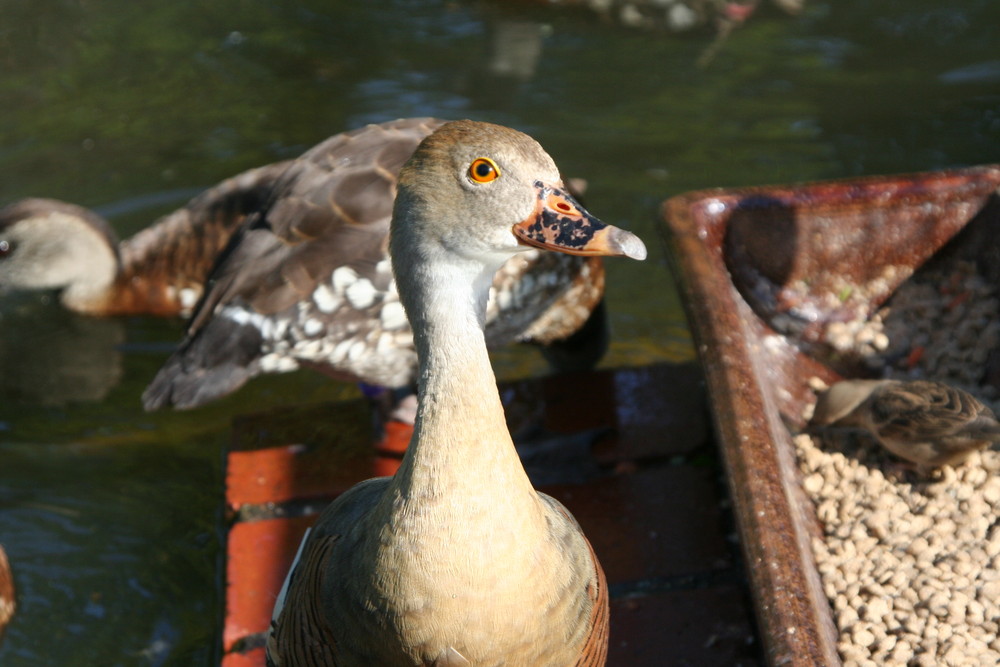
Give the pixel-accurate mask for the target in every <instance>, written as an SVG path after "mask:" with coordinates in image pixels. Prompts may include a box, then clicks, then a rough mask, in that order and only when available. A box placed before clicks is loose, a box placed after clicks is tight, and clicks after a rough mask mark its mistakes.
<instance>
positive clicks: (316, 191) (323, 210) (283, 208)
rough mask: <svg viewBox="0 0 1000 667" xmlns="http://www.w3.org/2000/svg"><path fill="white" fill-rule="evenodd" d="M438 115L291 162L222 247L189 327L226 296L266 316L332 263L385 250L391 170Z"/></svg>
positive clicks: (355, 135) (365, 133)
mask: <svg viewBox="0 0 1000 667" xmlns="http://www.w3.org/2000/svg"><path fill="white" fill-rule="evenodd" d="M441 123H443V121H436V120H433V119H419V118H417V119H404V120H400V121H396V122H394V123H386V124H383V125H380V126H368V127H365V128H360V129H358V130H354V131H352V132H347V133H344V134H341V135H337V136H336V137H333V138H331V139H329V140H327V141H325V142H323V143H321V144H319V145H318V146H316V147H315V148H313V149H312V150H310V151H309V152H307V153H306V154H304V155H303V156H302V157H301V158H299V159H297V160H295V161H294V162H292V163H291V164H290V165H289V166H288V167H287V168H286V171H285V173H284V174H283V175H282V177H281V179H280V180H279V182H278V183H276V184H275V186H274V191H273V192H272V195H271V199H270V201H269V203H268V204H267V205H266V206H264V207H263V209H262V210H261V211H260V212H259V213H258V214H256V215H254V216H252V217H251V218H250V219H249V220H248V221H247V223H246V225H245V226H244V227H243V228H242V229H241V230H240V231H239V232H238V233H237V234H236V235H234V236H233V238H232V240H231V241H230V243H229V246H228V247H227V248H226V250H225V251H224V252H223V254H222V255H221V256H220V258H219V261H218V263H217V264H216V266H215V268H214V269H213V271H212V274H211V276H210V278H209V281H210V286H209V288H208V291H207V292H206V294H205V296H204V298H203V301H202V303H200V304H199V305H198V307H197V309H196V312H195V315H194V317H193V318H192V321H191V326H190V328H189V330H188V333H189V334H193V333H195V332H197V331H198V330H199V329H200V328H201V327H202V326H203V325H204V324H205V322H206V321H207V320H208V319H209V318H210V317H211V316H212V315H213V314H214V312H215V311H216V309H217V308H218V307H219V306H220V305H222V304H225V303H227V302H230V301H234V300H237V299H239V300H242V301H244V302H246V303H247V304H249V305H250V306H251V307H252V308H253V309H254V310H255V311H256V312H258V313H261V314H264V315H269V314H273V313H277V312H280V311H282V310H284V309H286V308H291V307H292V306H294V305H295V304H296V303H297V302H298V301H300V300H301V299H303V298H305V297H306V296H308V295H309V294H310V293H311V292H312V291H313V289H315V287H316V285H317V284H318V283H319V281H320V280H326V279H328V278H329V275H330V273H331V271H332V270H333V268H335V267H338V266H351V267H352V268H356V269H357V270H358V272H359V274H361V275H366V274H367V273H370V267H372V266H374V265H375V263H376V262H377V261H378V260H379V259H381V258H382V257H383V256H384V239H385V237H386V236H387V234H388V225H389V218H390V216H391V213H392V201H393V199H394V197H395V187H396V186H395V179H396V174H397V173H398V171H399V169H400V167H402V164H403V162H405V160H406V159H407V157H408V156H409V155H410V154H412V152H413V150H414V149H415V148H416V146H417V144H418V143H419V142H420V140H421V139H422V138H423V137H424V136H426V135H427V134H429V133H430V132H431V131H433V129H434V128H435V127H437V126H438V125H440V124H441ZM359 186H366V187H359Z"/></svg>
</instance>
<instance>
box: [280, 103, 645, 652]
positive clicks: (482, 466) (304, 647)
mask: <svg viewBox="0 0 1000 667" xmlns="http://www.w3.org/2000/svg"><path fill="white" fill-rule="evenodd" d="M529 248H540V249H546V250H555V251H560V252H563V253H573V254H576V255H580V256H590V255H593V256H602V255H603V256H623V257H631V258H634V259H637V260H641V259H644V258H645V257H646V248H645V246H644V245H643V243H642V241H641V240H640V239H639V238H638V237H637V236H635V235H633V234H632V233H630V232H627V231H625V230H623V229H619V228H617V227H613V226H610V225H605V224H604V223H602V222H601V221H600V220H598V219H597V218H595V217H593V216H592V215H591V214H590V213H589V212H587V211H586V210H585V209H584V208H583V207H582V205H580V204H579V203H577V202H576V201H575V200H574V199H573V198H572V197H571V196H570V195H569V194H568V193H567V192H566V190H565V188H564V187H563V185H562V181H561V178H560V175H559V171H558V169H557V168H556V166H555V163H554V162H553V160H552V158H551V157H550V156H549V155H548V153H546V152H545V151H544V149H542V147H541V146H540V145H539V144H538V143H537V142H536V141H535V140H533V139H531V138H530V137H528V136H527V135H525V134H522V133H521V132H518V131H516V130H513V129H510V128H507V127H503V126H498V125H492V124H489V123H482V122H476V121H468V120H461V121H454V122H451V123H448V124H446V125H443V126H441V127H440V128H438V129H437V130H436V131H435V132H434V133H433V134H431V135H430V136H428V137H427V138H426V139H424V141H423V142H421V144H420V146H419V147H418V148H417V150H416V152H415V153H414V154H413V156H412V157H411V158H410V159H409V160H408V161H407V162H406V164H405V165H404V166H403V168H402V171H401V173H400V177H399V188H398V194H397V197H396V202H395V205H394V209H393V214H392V232H391V242H390V253H391V261H392V268H393V271H394V274H395V278H396V282H397V287H398V292H399V295H400V300H401V303H402V304H403V307H404V309H405V311H406V314H407V316H408V318H409V321H410V322H411V323H412V330H413V336H414V341H415V347H416V350H417V358H418V367H419V372H418V375H419V380H418V382H417V386H418V388H419V390H418V391H419V395H418V408H417V416H416V421H415V425H414V432H413V439H412V441H411V444H410V446H409V448H408V449H407V450H406V453H405V454H404V456H403V461H402V464H401V466H400V468H399V470H398V471H397V472H396V474H395V475H393V476H392V477H377V478H373V479H370V480H367V481H365V482H361V483H360V484H358V485H356V486H354V487H352V488H351V489H350V490H348V491H347V492H346V493H344V494H343V495H341V496H339V497H338V498H337V499H335V500H334V501H333V502H332V503H331V504H330V505H328V506H327V508H326V509H325V510H324V511H323V512H322V513H321V514H320V516H319V517H318V518H317V521H316V522H315V524H314V525H313V526H312V528H311V529H310V531H309V532H308V534H307V535H306V536H305V538H304V540H303V542H302V543H301V545H300V548H299V553H298V555H297V557H296V559H295V562H294V563H293V565H292V568H291V570H290V572H289V574H288V577H287V578H286V581H285V584H284V586H283V588H282V590H281V592H280V593H279V595H278V599H277V601H276V604H275V608H274V614H273V620H272V624H271V627H270V630H269V632H268V636H267V639H266V653H267V664H268V665H270V666H271V667H288V666H289V665H305V664H309V665H339V666H343V665H384V666H386V667H392V666H395V665H407V666H412V665H439V666H443V665H449V666H451V665H484V666H488V665H533V666H538V667H543V666H552V667H555V666H568V665H586V666H594V665H603V664H604V663H605V660H606V655H607V645H608V618H609V611H608V588H607V582H606V579H605V576H604V573H603V570H602V568H601V565H600V563H599V561H598V559H597V556H596V555H595V554H594V551H593V549H592V548H591V546H590V543H589V542H588V540H587V538H586V536H585V535H584V534H583V532H582V530H581V528H580V526H579V524H578V523H577V522H576V520H575V519H574V518H573V517H572V515H571V514H570V512H569V511H568V510H567V509H566V508H565V507H564V506H563V505H561V504H560V503H559V502H558V501H556V500H555V499H553V498H551V497H550V496H548V495H545V494H544V493H540V492H538V491H536V490H535V489H534V488H533V487H532V485H531V483H530V481H529V479H528V477H527V475H526V473H525V471H524V468H523V466H522V464H521V462H520V459H519V458H518V456H517V453H516V451H515V448H514V445H513V441H512V439H511V435H510V432H509V431H508V429H507V425H506V422H505V420H504V413H503V406H502V404H501V402H500V396H499V392H498V390H497V385H496V379H495V377H494V375H493V371H492V367H491V365H490V358H489V355H488V349H487V346H486V341H485V333H484V331H485V324H486V309H487V298H488V295H489V288H490V283H491V280H492V277H493V275H494V273H495V271H496V270H497V269H498V268H499V267H500V266H501V265H502V264H503V262H504V261H506V260H507V259H508V258H510V257H511V256H514V255H516V254H518V253H520V252H523V251H526V250H527V249H529Z"/></svg>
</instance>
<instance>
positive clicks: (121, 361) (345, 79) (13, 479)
mask: <svg viewBox="0 0 1000 667" xmlns="http://www.w3.org/2000/svg"><path fill="white" fill-rule="evenodd" d="M0 14H2V15H3V16H4V19H5V20H4V26H3V30H2V31H0V69H2V70H3V76H0V99H2V100H3V101H4V105H3V106H4V113H3V114H2V117H0V147H2V148H0V170H2V173H3V178H2V179H0V205H3V204H6V203H9V202H11V201H13V200H16V199H20V198H22V197H26V196H46V197H54V198H59V199H64V200H67V201H72V202H75V203H79V204H81V205H85V206H89V207H98V208H99V210H101V211H102V212H104V213H106V214H107V215H108V216H109V217H111V218H112V222H113V224H114V225H115V226H116V228H117V230H118V232H119V234H120V236H121V237H123V238H124V237H127V236H129V235H131V234H132V233H134V232H135V231H136V230H137V229H138V228H140V227H142V226H145V225H146V224H148V223H149V222H151V221H152V220H153V219H155V218H156V217H157V216H158V215H160V214H162V213H164V212H166V211H168V210H171V209H172V208H175V207H176V206H177V205H179V204H181V203H182V202H183V199H184V197H186V196H188V195H189V194H190V193H191V192H192V189H197V188H201V187H205V186H206V185H210V184H213V183H216V182H218V181H220V180H222V179H224V178H226V177H228V176H231V175H233V174H236V173H238V172H240V171H243V170H245V169H248V168H250V167H254V166H258V165H262V164H266V163H271V162H275V161H278V160H282V159H286V158H288V157H291V156H295V155H297V154H299V153H301V152H302V151H303V150H305V149H306V148H307V147H309V146H311V145H313V144H315V143H317V142H318V141H320V140H322V139H323V138H325V137H326V136H329V135H331V134H335V133H337V132H340V131H342V130H345V129H348V128H350V127H354V126H357V125H359V124H362V123H366V122H373V121H383V120H388V119H391V118H396V117H402V116H438V117H444V118H449V117H452V118H453V117H459V116H468V117H473V118H477V119H481V120H490V121H494V122H500V123H505V124H509V125H512V126H515V127H517V128H519V129H522V130H525V131H527V132H529V133H531V134H532V135H534V136H535V137H536V138H538V139H539V140H540V141H541V142H542V144H543V145H544V146H545V147H546V149H547V150H548V151H549V152H550V153H551V154H552V155H553V156H554V157H555V158H556V160H557V162H558V163H559V164H560V166H561V167H562V168H563V169H564V170H565V172H566V174H567V175H569V176H580V177H584V178H586V179H587V181H588V190H587V203H588V208H590V209H591V210H593V211H594V213H595V214H597V215H599V216H600V217H602V218H604V219H606V220H607V221H608V222H610V223H612V224H615V225H619V226H623V227H626V228H629V229H632V230H633V231H635V232H637V233H638V234H639V235H640V236H642V237H643V238H644V240H645V241H646V242H647V245H648V246H649V247H650V249H651V250H652V251H653V252H652V256H651V259H650V260H648V261H646V262H644V263H636V262H630V263H625V262H613V261H610V262H608V273H609V275H608V303H609V308H610V315H611V324H612V329H613V334H614V340H613V342H612V346H611V350H610V352H609V355H608V357H607V359H606V361H605V364H606V365H629V364H641V363H648V362H652V361H663V360H683V359H690V358H691V357H692V355H693V350H692V347H691V344H690V339H689V336H688V333H687V330H686V326H685V322H684V318H683V314H682V313H681V310H680V304H679V300H678V297H677V293H676V290H675V289H674V288H673V285H672V283H671V281H670V278H669V276H668V273H667V271H666V268H665V265H664V261H663V259H662V256H659V255H658V253H657V252H656V250H655V248H656V247H657V245H658V240H657V231H656V226H655V217H656V215H657V207H658V205H659V203H660V202H661V201H662V200H663V199H664V198H665V197H667V196H669V195H673V194H677V193H679V192H682V191H685V190H690V189H696V188H706V187H712V186H734V185H749V184H758V183H768V182H772V183H773V182H786V181H792V180H803V179H816V178H828V177H838V176H853V175H859V174H863V173H887V172H900V171H913V170H920V169H932V168H936V167H942V166H949V165H960V164H974V163H982V162H989V161H995V160H996V159H997V156H996V146H997V145H1000V141H998V140H1000V92H998V87H997V84H996V76H995V70H996V66H995V58H996V56H995V46H994V43H995V34H994V32H995V31H994V29H993V26H996V25H997V24H998V21H1000V5H998V4H997V3H995V2H993V0H964V1H960V2H954V3H949V4H948V6H947V8H943V7H941V5H940V3H938V2H934V1H933V0H911V1H910V2H907V3H891V4H888V5H887V4H886V3H868V2H862V0H838V1H837V2H832V1H826V2H823V1H819V0H815V1H812V2H809V3H806V5H805V10H804V11H803V13H802V14H801V15H800V16H799V17H797V18H795V19H790V18H789V17H788V16H786V15H785V14H784V13H782V12H780V11H777V10H775V9H773V7H772V6H771V4H769V3H761V4H760V6H759V7H758V11H757V13H756V14H755V15H754V17H753V20H751V21H747V22H746V23H745V24H744V25H743V26H742V27H741V28H740V29H739V30H737V31H733V32H732V33H731V34H730V35H729V37H728V40H727V42H726V44H725V47H724V48H723V49H721V50H719V51H718V52H717V53H716V54H715V58H714V60H713V61H712V63H711V67H709V68H707V69H699V68H698V67H696V64H695V63H696V61H697V59H698V58H699V56H700V55H702V53H703V52H704V50H705V48H706V47H707V46H708V45H709V44H710V43H711V40H712V39H713V37H714V32H713V30H712V29H710V28H708V27H706V28H703V29H702V30H701V31H694V32H691V33H687V34H686V35H685V36H684V37H683V38H675V37H671V36H669V35H668V34H666V33H662V32H642V31H630V30H627V29H625V28H623V27H621V26H617V25H610V24H608V23H605V22H601V21H599V20H595V19H594V18H592V17H591V16H590V15H588V14H586V13H584V12H564V11H561V10H559V9H558V8H552V7H546V6H534V5H531V4H530V3H517V4H513V3H494V2H464V3H454V2H445V0H422V1H420V2H405V3H404V2H398V1H394V0H377V1H375V2H367V3H356V2H329V0H323V1H320V0H303V1H302V2H298V3H295V4H294V5H292V4H289V3H277V4H275V3H264V2H260V1H259V0H238V1H237V0H219V1H218V2H213V3H194V2H175V3H160V4H159V5H157V6H149V5H144V4H142V3H133V2H126V1H125V0H108V2H104V3H80V2H74V1H72V0H52V1H49V2H36V3H23V2H17V1H15V0H0ZM181 193H183V194H181ZM180 326H181V325H180V323H179V322H176V321H156V320H150V319H146V318H127V319H120V320H114V321H91V320H87V319H85V318H80V317H78V316H74V315H70V314H68V313H64V312H62V311H61V310H60V309H59V308H58V307H57V306H56V304H54V303H50V302H47V301H46V300H45V299H44V298H43V297H42V296H40V295H18V296H16V297H13V298H12V297H10V296H9V295H8V296H4V297H0V542H2V543H3V544H4V546H5V547H6V549H7V551H8V554H9V555H10V557H11V560H12V561H13V566H14V568H15V573H16V576H17V581H18V585H19V588H20V590H21V606H20V609H19V614H18V616H17V617H16V619H15V621H14V622H13V624H12V625H11V626H10V628H9V630H8V633H7V636H6V639H5V641H4V643H3V644H2V646H0V664H2V665H4V667H8V665H13V666H15V667H20V666H25V665H51V664H68V665H75V664H84V663H81V662H80V660H81V658H80V656H87V663H86V664H100V665H150V664H152V665H185V666H188V665H206V666H207V665H212V664H215V663H216V661H217V659H218V656H217V648H216V646H215V636H216V635H215V633H216V630H217V626H218V622H219V617H220V614H221V607H222V587H221V577H222V574H221V572H222V571H221V570H220V569H219V559H220V554H221V553H222V546H221V544H222V543H221V540H222V530H221V519H220V512H221V492H222V489H221V485H222V470H221V461H222V449H223V447H224V445H225V443H226V442H227V438H228V434H229V422H230V420H231V418H232V417H233V416H234V415H238V414H241V413H245V412H248V411H254V410H258V409H263V408H267V407H274V406H278V405H282V404H291V403H297V402H309V401H317V400H320V399H330V398H336V397H342V396H353V395H356V394H355V390H354V389H353V388H351V387H348V386H346V385H340V384H337V383H333V382H330V381H327V380H325V379H324V378H320V377H318V376H316V375H311V374H308V373H300V374H296V375H292V376H285V377H278V378H267V379H264V380H261V381H258V382H256V383H252V386H248V387H246V388H245V389H244V390H242V391H241V392H240V393H239V394H238V395H237V396H235V397H232V398H231V400H226V401H222V402H221V403H219V404H217V405H214V406H212V407H210V408H207V409H204V410H199V411H196V412H192V413H181V414H164V415H160V414H156V415H146V414H144V413H142V412H141V410H140V407H139V401H138V397H139V394H140V392H141V391H142V389H143V387H144V386H145V384H146V383H147V382H148V381H149V380H150V379H151V378H152V376H153V373H154V372H155V370H156V369H157V367H158V366H159V364H161V363H162V362H163V360H164V359H165V357H166V355H167V353H168V351H169V347H170V345H171V344H172V343H173V342H175V341H176V340H178V339H179V338H180ZM495 363H496V364H497V367H498V373H499V375H500V376H501V377H507V378H509V377H515V376H520V375H526V374H533V373H541V372H543V371H544V369H545V364H544V362H542V361H541V360H540V358H539V356H538V355H537V353H536V352H534V351H532V350H513V349H512V350H504V351H502V352H500V353H499V354H498V355H497V356H496V358H495Z"/></svg>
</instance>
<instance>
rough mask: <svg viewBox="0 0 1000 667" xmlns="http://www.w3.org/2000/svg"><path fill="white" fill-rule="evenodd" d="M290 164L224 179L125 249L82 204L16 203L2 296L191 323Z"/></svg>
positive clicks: (0, 213)
mask: <svg viewBox="0 0 1000 667" xmlns="http://www.w3.org/2000/svg"><path fill="white" fill-rule="evenodd" d="M287 164H288V163H284V162H282V163H277V164H272V165H268V166H266V167H261V168H259V169H252V170H250V171H247V172H244V173H242V174H240V175H238V176H235V177H233V178H230V179H227V180H225V181H223V182H222V183H220V184H218V185H216V186H215V187H213V188H211V189H210V190H206V191H205V192H204V193H202V194H201V195H199V196H198V197H195V198H194V199H192V200H191V202H189V203H188V204H187V205H186V206H185V207H183V208H181V209H178V210H177V211H174V212H173V213H171V214H169V215H166V216H164V217H162V218H160V219H159V220H157V221H156V222H155V223H153V224H152V225H150V226H149V227H147V228H146V229H143V230H142V231H140V232H139V233H137V234H136V235H135V236H133V237H132V238H130V239H126V240H124V241H122V242H121V243H119V242H118V238H117V236H116V235H115V232H114V230H112V229H111V226H110V225H109V224H108V222H107V221H106V220H104V218H102V217H101V216H99V215H98V214H97V213H94V212H93V211H90V210H88V209H85V208H82V207H80V206H76V205H75V204H68V203H66V202H61V201H57V200H55V199H22V200H21V201H18V202H15V203H13V204H10V205H9V206H6V207H4V208H3V209H0V288H8V289H11V288H12V289H58V290H61V294H60V300H61V302H62V304H63V305H64V306H65V307H66V308H68V309H70V310H73V311H76V312H79V313H85V314H88V315H158V316H176V315H184V314H187V313H189V312H190V310H191V308H192V307H193V306H194V304H195V303H196V302H197V301H198V298H199V297H200V296H201V291H202V286H203V284H204V282H205V277H206V276H207V275H208V272H209V270H210V269H211V268H212V265H213V264H214V263H215V259H216V257H217V256H218V254H219V253H220V252H221V251H222V249H223V248H224V247H225V245H226V243H227V242H228V241H229V238H230V236H232V233H233V232H234V231H235V230H236V229H237V228H238V227H239V226H240V225H241V224H243V222H244V220H245V219H246V216H247V215H248V214H250V213H251V212H253V211H255V210H257V209H258V208H260V207H261V206H262V205H263V203H264V202H265V201H266V200H267V198H268V193H269V192H270V189H271V187H272V185H273V184H274V182H275V180H276V179H277V178H278V177H279V176H280V175H281V174H282V173H284V171H285V169H286V167H287Z"/></svg>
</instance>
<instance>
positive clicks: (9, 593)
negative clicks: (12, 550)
mask: <svg viewBox="0 0 1000 667" xmlns="http://www.w3.org/2000/svg"><path fill="white" fill-rule="evenodd" d="M16 609H17V603H16V601H15V594H14V576H13V575H12V574H11V571H10V561H9V560H8V559H7V552H6V551H4V548H3V545H0V638H2V637H3V633H4V630H6V628H7V624H8V623H10V619H11V618H12V617H13V616H14V612H15V610H16Z"/></svg>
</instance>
